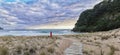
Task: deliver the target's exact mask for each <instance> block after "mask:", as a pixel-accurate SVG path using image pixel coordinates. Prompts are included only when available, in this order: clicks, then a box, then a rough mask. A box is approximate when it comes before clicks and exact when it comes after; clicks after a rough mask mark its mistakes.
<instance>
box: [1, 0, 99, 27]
mask: <svg viewBox="0 0 120 55" xmlns="http://www.w3.org/2000/svg"><path fill="white" fill-rule="evenodd" d="M100 1H101V0H0V27H3V28H5V29H23V28H36V27H37V28H38V29H39V28H40V27H41V26H44V25H45V27H47V25H48V27H49V24H50V25H52V24H53V25H54V26H55V25H57V26H55V27H60V26H59V24H60V23H63V22H65V23H67V20H68V21H69V22H73V23H75V22H76V21H77V19H78V17H79V15H80V13H81V12H82V11H84V10H86V9H90V8H93V6H94V5H95V4H97V3H99V2H100ZM70 20H73V21H70ZM69 22H68V23H69ZM69 25H70V24H69ZM71 25H72V26H74V24H71ZM63 26H64V27H65V26H66V25H64V24H63V25H62V27H63ZM72 26H71V27H72Z"/></svg>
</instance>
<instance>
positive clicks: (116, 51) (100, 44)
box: [0, 29, 120, 55]
mask: <svg viewBox="0 0 120 55" xmlns="http://www.w3.org/2000/svg"><path fill="white" fill-rule="evenodd" d="M73 40H76V41H77V42H79V43H82V45H83V47H82V53H83V55H120V47H119V46H120V31H119V29H116V30H111V31H107V32H95V33H80V34H76V35H75V34H74V35H61V36H60V35H58V36H53V37H52V38H50V37H48V36H1V37H0V55H64V51H65V50H66V49H67V48H69V47H70V46H71V45H72V43H73V42H74V41H73Z"/></svg>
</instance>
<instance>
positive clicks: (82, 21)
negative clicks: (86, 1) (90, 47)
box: [73, 0, 120, 32]
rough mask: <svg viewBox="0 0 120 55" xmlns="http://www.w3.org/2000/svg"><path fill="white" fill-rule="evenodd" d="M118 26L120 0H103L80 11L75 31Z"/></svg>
mask: <svg viewBox="0 0 120 55" xmlns="http://www.w3.org/2000/svg"><path fill="white" fill-rule="evenodd" d="M116 28H120V0H104V1H102V2H100V3H99V4H97V5H95V6H94V8H93V9H88V10H85V11H83V12H82V13H81V15H80V17H79V20H78V21H77V23H76V24H75V27H74V29H73V31H75V32H96V31H107V30H112V29H116Z"/></svg>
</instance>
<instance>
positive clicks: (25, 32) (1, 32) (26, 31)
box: [0, 29, 75, 36]
mask: <svg viewBox="0 0 120 55" xmlns="http://www.w3.org/2000/svg"><path fill="white" fill-rule="evenodd" d="M50 32H52V33H53V35H69V34H75V33H74V32H72V31H71V29H35V30H33V29H9V30H0V36H9V35H12V36H40V35H49V34H50Z"/></svg>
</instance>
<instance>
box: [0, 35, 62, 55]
mask: <svg viewBox="0 0 120 55" xmlns="http://www.w3.org/2000/svg"><path fill="white" fill-rule="evenodd" d="M57 39H60V37H56V36H53V37H52V38H50V37H48V36H26V37H25V36H19V37H18V36H17V37H14V36H6V37H0V46H4V47H0V55H49V54H50V55H52V54H54V52H55V46H56V45H55V41H56V40H57ZM48 46H53V47H49V48H48Z"/></svg>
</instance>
